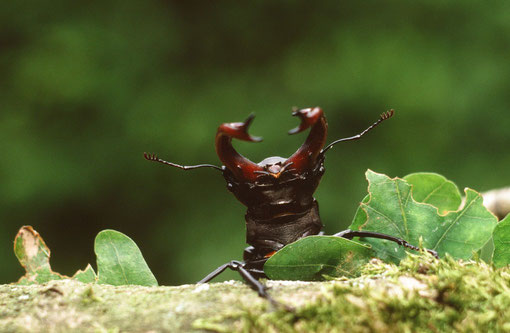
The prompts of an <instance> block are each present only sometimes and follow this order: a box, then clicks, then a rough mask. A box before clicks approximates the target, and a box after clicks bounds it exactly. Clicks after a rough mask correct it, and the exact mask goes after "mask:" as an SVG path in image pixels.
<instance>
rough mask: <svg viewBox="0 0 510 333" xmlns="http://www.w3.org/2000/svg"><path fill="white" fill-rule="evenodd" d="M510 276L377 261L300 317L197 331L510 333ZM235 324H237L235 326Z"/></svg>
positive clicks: (270, 317) (253, 317) (259, 317)
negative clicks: (445, 332) (446, 332)
mask: <svg viewBox="0 0 510 333" xmlns="http://www.w3.org/2000/svg"><path fill="white" fill-rule="evenodd" d="M509 307H510V270H509V269H508V268H504V269H499V270H496V269H494V268H493V267H491V266H489V265H487V264H485V263H483V262H475V261H469V262H456V261H454V260H452V259H451V258H447V259H445V260H435V259H433V258H432V257H430V256H427V257H420V256H413V255H411V256H409V258H407V259H405V260H404V261H402V263H401V265H400V266H395V265H388V264H384V263H382V262H380V261H377V260H373V261H372V262H371V263H369V264H368V265H367V266H365V268H364V275H363V276H362V277H360V278H357V279H351V280H343V281H337V282H334V283H331V284H329V285H328V286H327V287H326V289H325V290H324V291H323V292H322V294H321V295H320V297H318V299H317V301H315V302H312V303H308V304H306V305H305V306H302V307H299V308H297V310H296V312H295V313H289V312H286V311H277V312H272V313H271V312H269V313H262V312H257V311H247V312H244V313H240V314H238V315H237V317H236V320H237V322H236V324H235V325H231V324H229V326H223V327H221V326H218V322H219V321H225V320H226V319H227V318H220V319H218V318H215V319H212V320H211V321H209V322H207V321H203V320H202V321H201V322H199V323H196V324H199V325H197V326H196V327H200V328H206V329H213V330H217V331H221V330H225V331H228V330H229V329H230V330H232V328H234V329H235V330H237V331H249V332H268V331H274V332H310V331H315V332H331V331H348V332H373V331H376V332H414V331H419V332H423V331H425V332H443V331H459V332H473V331H481V332H491V331H493V332H494V331H510V312H509V311H508V308H509ZM230 319H232V317H231V318H230Z"/></svg>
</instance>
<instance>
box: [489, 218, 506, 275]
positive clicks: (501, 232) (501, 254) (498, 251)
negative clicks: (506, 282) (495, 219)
mask: <svg viewBox="0 0 510 333" xmlns="http://www.w3.org/2000/svg"><path fill="white" fill-rule="evenodd" d="M493 237H494V255H493V257H492V262H493V263H494V266H496V267H503V266H506V265H509V264H510V214H509V215H507V216H506V217H505V218H504V219H503V220H501V221H500V222H499V223H498V225H497V226H496V228H495V229H494V234H493Z"/></svg>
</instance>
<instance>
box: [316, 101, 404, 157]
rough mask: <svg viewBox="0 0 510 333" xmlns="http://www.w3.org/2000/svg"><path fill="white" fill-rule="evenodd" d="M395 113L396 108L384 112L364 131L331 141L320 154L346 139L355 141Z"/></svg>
mask: <svg viewBox="0 0 510 333" xmlns="http://www.w3.org/2000/svg"><path fill="white" fill-rule="evenodd" d="M394 114H395V110H393V109H391V110H389V111H386V112H384V113H382V114H381V116H380V117H379V119H377V121H376V122H375V123H373V124H372V125H370V126H369V127H368V128H367V129H366V130H364V131H363V132H361V133H359V134H356V135H355V136H351V137H348V138H343V139H338V140H336V141H333V142H331V143H330V144H329V145H327V146H326V148H324V149H322V150H321V152H320V155H322V156H324V154H325V153H326V151H328V150H329V149H331V148H333V146H334V145H336V144H337V143H340V142H345V141H353V140H358V139H360V138H361V137H362V136H363V135H365V134H366V133H367V132H369V131H370V130H372V129H374V128H375V127H376V126H377V125H379V124H380V123H382V122H383V121H384V120H386V119H390V118H391V117H393V115H394Z"/></svg>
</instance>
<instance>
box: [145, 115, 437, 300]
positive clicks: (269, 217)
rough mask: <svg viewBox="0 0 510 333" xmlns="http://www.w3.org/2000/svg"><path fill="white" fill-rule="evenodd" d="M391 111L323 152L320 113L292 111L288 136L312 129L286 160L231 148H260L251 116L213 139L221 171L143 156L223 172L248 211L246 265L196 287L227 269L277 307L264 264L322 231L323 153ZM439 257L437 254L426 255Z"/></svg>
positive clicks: (348, 233) (348, 234) (350, 234)
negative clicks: (318, 194) (239, 144)
mask: <svg viewBox="0 0 510 333" xmlns="http://www.w3.org/2000/svg"><path fill="white" fill-rule="evenodd" d="M393 114H394V110H389V111H387V112H385V113H383V114H381V116H380V117H379V119H378V120H377V121H376V122H375V123H373V124H372V125H371V126H369V127H368V128H367V129H365V130H364V131H363V132H361V133H359V134H357V135H355V136H351V137H348V138H343V139H338V140H336V141H333V142H332V143H330V144H329V145H327V146H326V147H325V148H323V146H324V144H325V143H326V136H327V129H328V124H327V122H326V118H325V116H324V113H323V111H322V109H321V108H319V107H314V108H306V109H299V110H297V109H294V111H293V113H292V115H293V116H298V117H299V118H300V119H301V123H300V124H299V126H298V127H296V128H294V129H292V130H290V131H289V134H296V133H300V132H302V131H304V130H306V129H308V128H310V133H309V134H308V137H307V138H306V140H305V142H304V143H303V145H302V146H301V147H300V148H299V149H298V150H297V151H296V152H295V153H294V154H293V155H292V156H290V157H289V158H283V157H268V158H266V159H264V160H263V161H261V162H260V163H254V162H252V161H250V160H249V159H247V158H246V157H244V156H242V155H240V154H239V153H238V152H237V151H236V150H235V149H234V148H233V147H232V139H238V140H243V141H250V142H260V141H262V138H260V137H255V136H252V135H250V134H248V128H249V126H250V124H251V122H252V121H253V118H254V115H253V114H252V115H250V116H249V117H248V119H246V121H244V122H241V123H224V124H222V125H220V127H219V128H218V132H217V134H216V153H217V154H218V156H219V158H220V160H221V162H223V166H221V167H218V166H216V165H212V164H200V165H192V166H184V165H179V164H175V163H172V162H167V161H165V160H162V159H160V158H158V156H157V155H155V154H147V153H144V157H145V158H146V159H147V160H149V161H155V162H159V163H163V164H166V165H170V166H173V167H176V168H180V169H183V170H192V169H197V168H213V169H217V170H219V171H221V172H222V174H223V177H224V178H225V180H226V182H227V188H228V190H229V191H231V192H232V193H233V194H234V196H235V197H236V198H237V199H238V200H239V201H240V202H241V203H242V204H244V205H245V206H246V207H247V208H248V209H247V211H246V215H245V219H246V231H247V233H246V242H247V243H248V244H249V245H250V246H249V247H247V248H246V249H245V250H244V255H243V257H244V258H243V259H244V261H237V260H232V261H230V262H228V263H226V264H224V265H221V266H220V267H218V268H217V269H216V270H214V271H213V272H211V273H210V274H209V275H207V276H206V277H205V278H203V279H202V280H201V281H200V282H199V283H206V282H208V281H210V280H212V279H213V278H214V277H216V276H217V275H219V274H220V273H222V272H223V271H224V270H225V269H227V268H230V269H232V270H235V271H238V272H239V273H240V275H241V276H242V278H243V279H244V280H245V281H246V282H247V283H248V285H249V286H250V287H251V288H253V289H254V290H256V291H257V292H258V294H259V295H260V296H262V297H265V298H267V299H268V300H270V301H271V302H272V303H276V302H275V301H274V300H273V299H272V298H271V297H270V295H269V294H268V293H267V287H266V286H265V285H264V284H262V283H261V282H260V281H259V279H260V278H264V277H266V275H265V274H264V263H265V262H266V261H267V260H268V259H269V258H270V257H271V256H272V255H273V254H274V253H276V252H277V251H278V250H280V249H281V248H282V247H284V246H285V245H287V244H290V243H292V242H294V241H297V240H298V239H301V238H303V237H306V236H310V235H318V234H320V233H321V229H322V227H323V225H322V222H321V219H320V217H319V206H318V203H317V201H316V200H315V198H314V197H313V193H314V192H315V190H316V188H317V186H318V185H319V182H320V179H321V177H322V175H323V174H324V159H325V153H326V152H327V151H328V150H329V149H331V148H332V147H333V146H334V145H336V144H337V143H340V142H345V141H353V140H358V139H360V138H361V137H362V136H363V135H365V134H366V133H367V132H369V131H370V130H372V129H373V128H375V127H376V126H377V125H379V124H380V123H381V122H383V121H384V120H386V119H389V118H391V117H392V116H393ZM334 236H338V237H343V238H346V239H353V238H354V237H372V238H380V239H386V240H389V241H393V242H395V243H397V244H399V245H401V246H404V247H406V248H409V249H412V250H419V248H418V247H416V246H414V245H411V244H409V243H408V242H407V241H405V240H403V239H400V238H396V237H393V236H389V235H385V234H380V233H376V232H370V231H355V230H345V231H342V232H339V233H337V234H335V235H334ZM427 251H428V252H430V253H431V254H432V255H434V256H436V257H437V253H436V252H435V251H432V250H427Z"/></svg>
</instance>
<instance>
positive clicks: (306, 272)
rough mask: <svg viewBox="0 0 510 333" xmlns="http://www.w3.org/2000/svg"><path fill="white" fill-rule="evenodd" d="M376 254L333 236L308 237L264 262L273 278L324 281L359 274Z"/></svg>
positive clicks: (361, 246) (268, 274)
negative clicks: (326, 278)
mask: <svg viewBox="0 0 510 333" xmlns="http://www.w3.org/2000/svg"><path fill="white" fill-rule="evenodd" d="M373 255H374V253H373V252H372V250H371V249H370V247H368V246H366V245H363V244H360V243H357V242H354V241H351V240H347V239H345V238H340V237H334V236H309V237H305V238H302V239H300V240H298V241H296V242H294V243H292V244H289V245H287V246H285V247H284V248H282V249H281V250H280V251H278V252H276V253H275V254H274V255H273V256H272V257H271V258H269V260H268V261H267V262H266V263H265V265H264V272H265V273H266V275H267V276H268V277H269V278H270V279H273V280H308V281H313V280H323V279H324V276H332V277H338V276H347V277H354V276H357V275H359V268H360V267H361V266H362V265H364V264H366V263H367V262H368V260H370V258H372V257H373Z"/></svg>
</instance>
